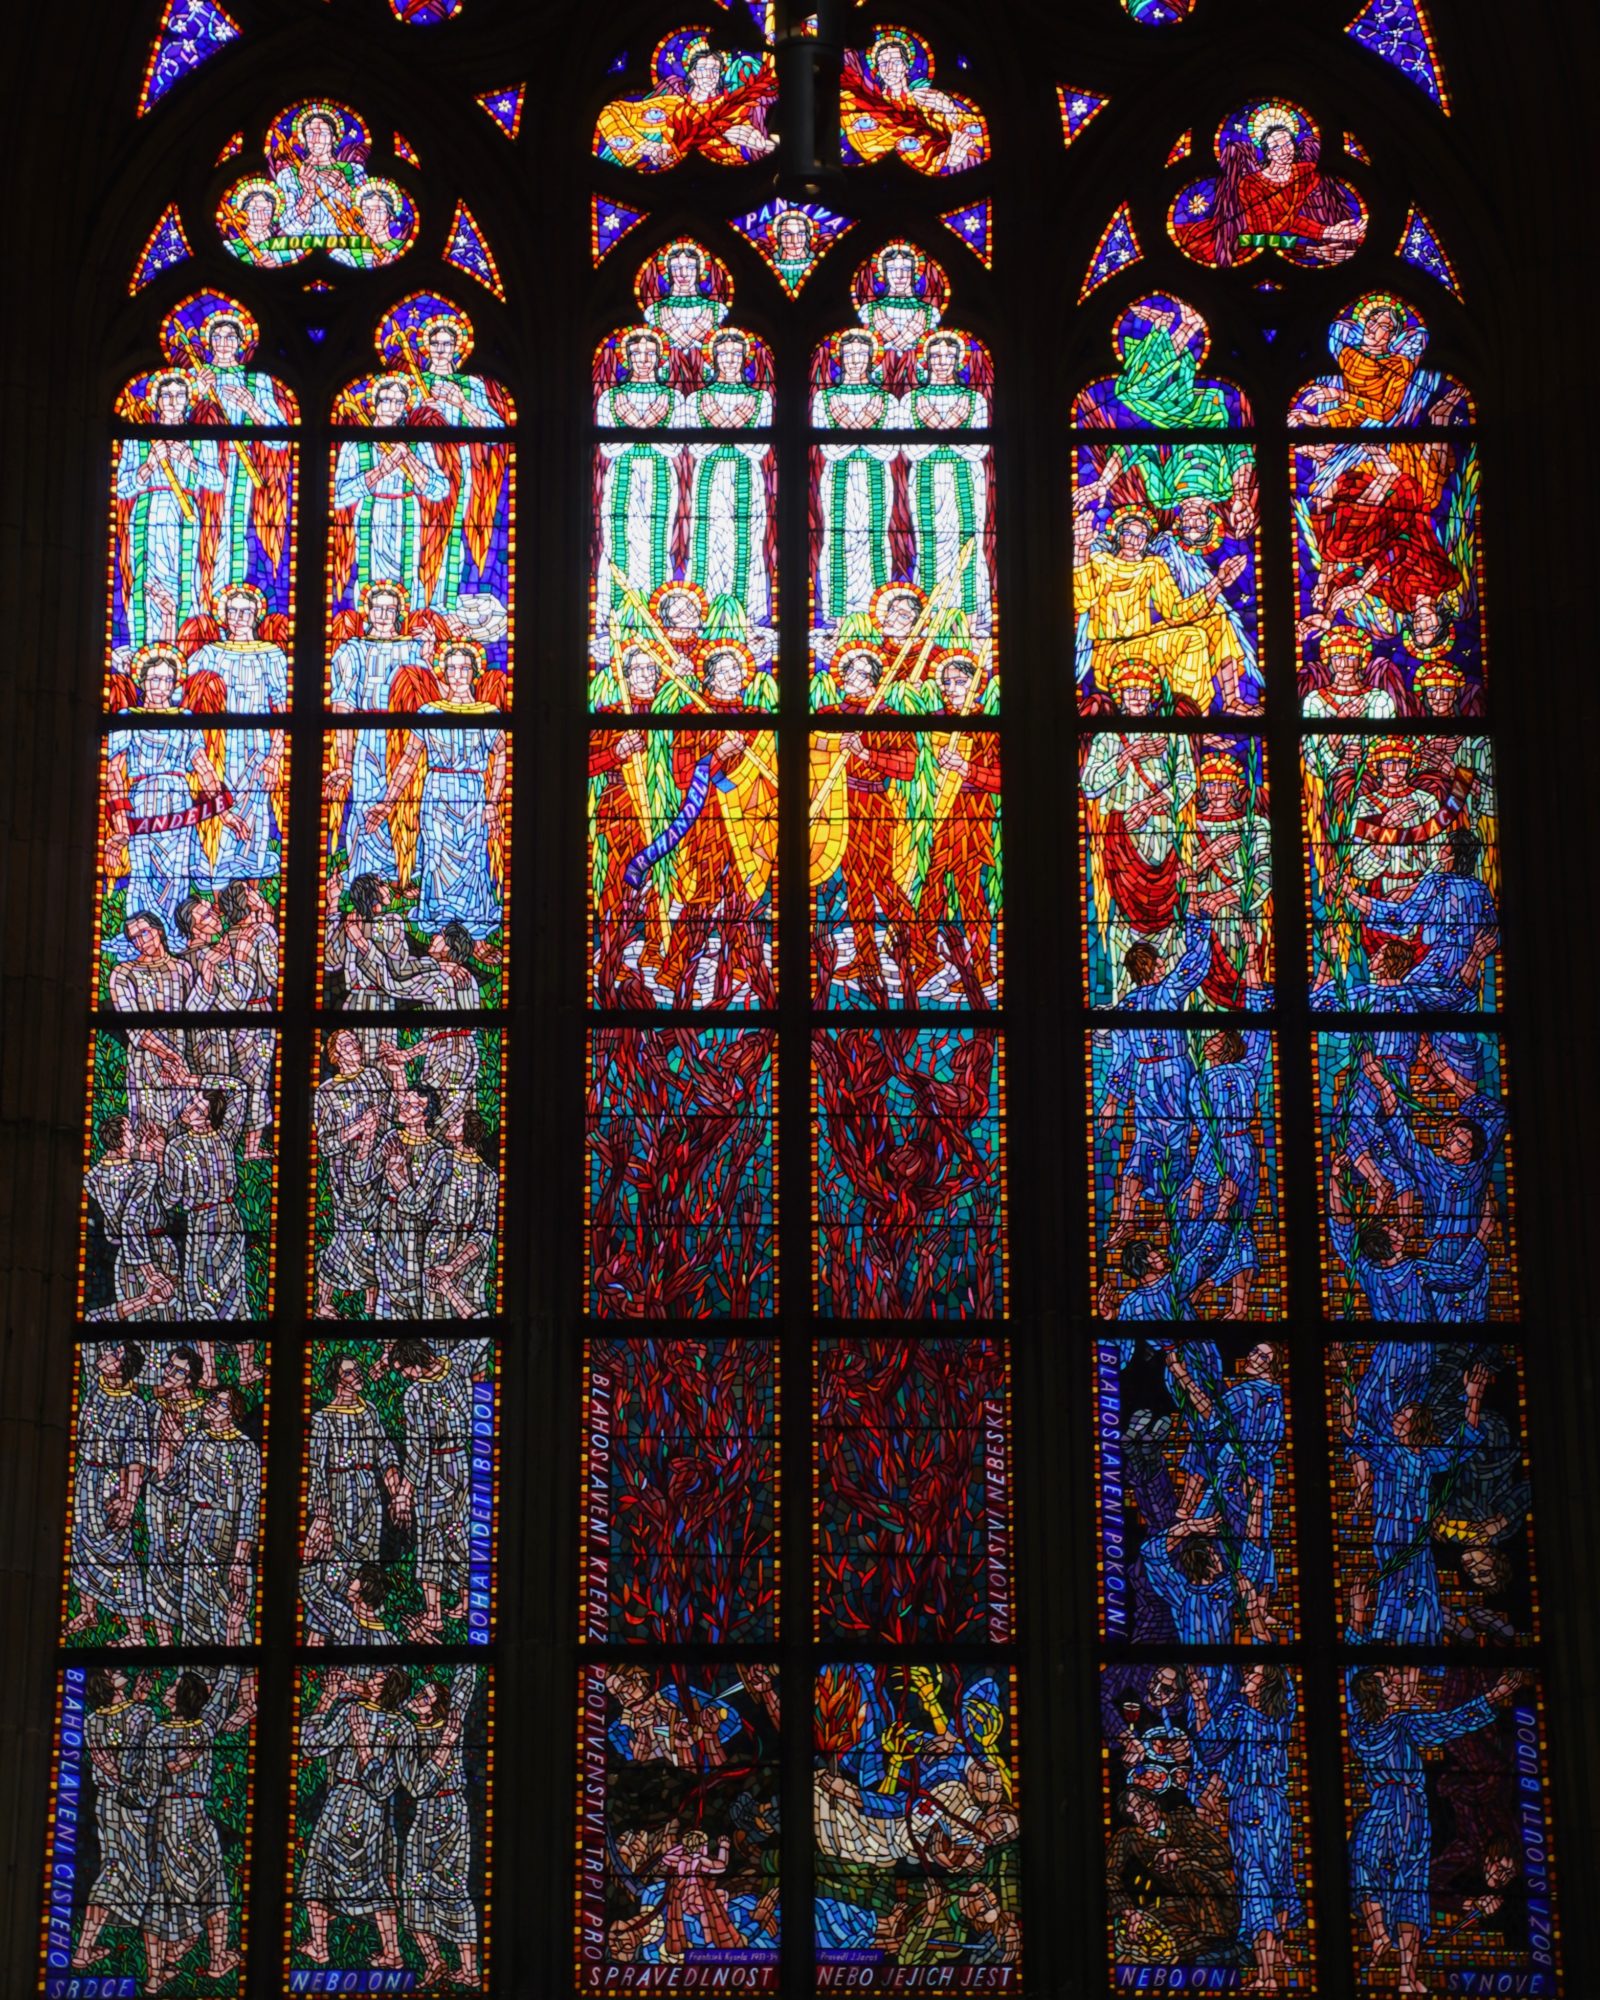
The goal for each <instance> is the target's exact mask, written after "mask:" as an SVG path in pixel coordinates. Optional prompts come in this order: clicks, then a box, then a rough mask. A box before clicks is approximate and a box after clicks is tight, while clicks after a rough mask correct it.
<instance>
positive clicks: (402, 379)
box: [370, 368, 413, 411]
mask: <svg viewBox="0 0 1600 2000" xmlns="http://www.w3.org/2000/svg"><path fill="white" fill-rule="evenodd" d="M391 383H392V384H393V385H394V386H395V387H396V388H397V389H398V390H399V391H400V393H401V394H402V395H403V396H404V397H405V400H406V409H407V410H408V411H409V410H410V408H411V398H412V393H413V390H412V381H411V377H410V376H409V375H406V374H402V373H401V371H400V370H399V369H398V368H390V369H388V370H387V371H386V372H385V373H384V374H382V375H374V376H372V377H371V385H372V386H371V392H370V393H371V396H372V407H373V409H374V410H376V409H377V407H378V394H379V391H380V390H383V389H387V388H388V387H389V385H390V384H391Z"/></svg>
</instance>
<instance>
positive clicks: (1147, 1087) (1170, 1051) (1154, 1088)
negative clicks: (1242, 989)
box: [1102, 916, 1211, 1198]
mask: <svg viewBox="0 0 1600 2000" xmlns="http://www.w3.org/2000/svg"><path fill="white" fill-rule="evenodd" d="M1210 969H1211V919H1210V918H1209V917H1207V916H1192V917H1189V918H1187V919H1185V922H1184V926H1183V956H1182V957H1181V958H1180V959H1179V960H1178V962H1177V964H1176V965H1175V966H1174V967H1173V968H1172V970H1171V971H1170V972H1169V973H1167V974H1166V975H1165V977H1163V978H1161V979H1153V980H1151V981H1149V983H1148V984H1146V985H1143V986H1136V987H1134V988H1133V990H1132V991H1131V992H1130V993H1128V994H1127V995H1126V996H1125V998H1124V999H1123V1002H1122V1006H1123V1009H1124V1010H1125V1011H1129V1012H1139V1013H1164V1012H1177V1011H1178V1010H1180V1009H1181V1008H1182V1007H1183V1006H1184V1005H1185V1004H1186V1002H1187V1001H1188V998H1189V996H1190V994H1191V993H1194V992H1197V991H1198V990H1199V988H1200V986H1201V984H1202V982H1203V981H1204V979H1205V976H1206V974H1207V972H1209V971H1210ZM1108 1033H1109V1047H1110V1051H1111V1066H1110V1070H1109V1073H1108V1075H1107V1077H1106V1093H1105V1097H1104V1100H1103V1102H1102V1116H1104V1115H1105V1112H1106V1111H1107V1110H1108V1109H1110V1108H1112V1107H1115V1106H1118V1105H1123V1104H1131V1105H1132V1107H1133V1153H1132V1157H1131V1158H1130V1160H1129V1163H1128V1166H1127V1169H1126V1172H1127V1176H1128V1177H1129V1178H1130V1179H1131V1180H1133V1181H1135V1182H1137V1184H1138V1188H1139V1190H1143V1191H1146V1192H1149V1193H1152V1194H1154V1195H1156V1196H1157V1197H1158V1198H1159V1197H1161V1196H1163V1195H1165V1196H1168V1197H1175V1196H1176V1194H1177V1191H1178V1189H1179V1187H1180V1186H1181V1185H1182V1183H1183V1181H1184V1178H1185V1176H1186V1174H1187V1172H1188V1166H1189V1084H1190V1080H1191V1078H1192V1077H1193V1075H1194V1064H1193V1062H1192V1061H1191V1060H1190V1057H1189V1039H1188V1036H1187V1035H1186V1034H1185V1032H1184V1031H1183V1029H1182V1028H1112V1029H1110V1030H1109V1031H1108ZM1113 1129H1115V1128H1113Z"/></svg>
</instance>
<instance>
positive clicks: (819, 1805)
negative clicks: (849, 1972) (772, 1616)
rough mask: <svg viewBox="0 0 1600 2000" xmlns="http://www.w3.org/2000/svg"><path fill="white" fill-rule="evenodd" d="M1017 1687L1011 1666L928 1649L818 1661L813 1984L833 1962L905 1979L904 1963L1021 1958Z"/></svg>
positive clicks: (919, 1967)
mask: <svg viewBox="0 0 1600 2000" xmlns="http://www.w3.org/2000/svg"><path fill="white" fill-rule="evenodd" d="M1014 1683H1015V1676H1014V1673H1013V1672H1012V1670H1011V1669H1009V1668H1005V1667H1002V1668H1000V1669H999V1670H998V1672H996V1671H994V1670H992V1669H990V1668H988V1667H972V1666H958V1665H955V1664H954V1663H951V1662H948V1661H929V1660H927V1659H926V1658H915V1659H913V1660H910V1661H908V1662H906V1663H903V1664H900V1663H897V1664H895V1665H892V1666H871V1665H867V1664H865V1663H863V1662H856V1661H849V1660H844V1661H838V1662H835V1663H832V1664H830V1665H827V1666H823V1667H821V1668H819V1669H818V1671H817V1677H816V1687H815V1690H814V1695H813V1736H812V1741H813V1746H814V1752H813V1756H814V1762H813V1830H814V1841H815V1852H814V1859H813V1869H814V1880H815V1885H816V1887H815V1901H814V1909H813V1915H814V1921H815V1926H816V1941H817V1944H816V1953H817V1973H818V1985H819V1987H821V1986H824V1985H828V1984H832V1983H833V1982H832V1980H830V1979H829V1977H828V1975H829V1973H830V1972H831V1971H832V1969H833V1968H835V1967H844V1966H858V1965H871V1966H874V1967H875V1968H876V1967H881V1968H882V1969H883V1971H884V1972H885V1974H886V1976H887V1977H886V1983H892V1985H894V1986H901V1985H910V1984H912V1983H913V1982H912V1981H911V1980H908V1979H906V1978H905V1976H904V1975H905V1973H906V1972H908V1971H910V1970H911V1969H913V1968H915V1969H916V1971H918V1972H924V1971H927V1970H931V1969H932V1968H934V1967H941V1966H947V1965H950V1964H951V1963H952V1962H954V1963H956V1964H958V1965H959V1964H961V1963H962V1961H963V1960H964V1959H965V1960H968V1962H969V1963H970V1958H969V1954H973V1953H975V1954H977V1955H978V1963H980V1964H981V1963H983V1962H984V1961H985V1960H988V1961H990V1962H992V1963H993V1964H995V1965H997V1966H1016V1965H1017V1964H1018V1963H1019V1960H1020V1956H1021V1943H1022V1919H1021V1916H1020V1914H1019V1905H1020V1900H1021V1898H1020V1894H1019V1891H1020V1886H1021V1885H1020V1872H1021V1871H1020V1862H1019V1843H1020V1839H1021V1834H1022V1812H1021V1797H1020V1792H1019V1787H1018V1772H1017V1759H1016V1689H1015V1684H1014ZM902 1883H904V1884H906V1885H907V1886H906V1888H905V1889H904V1890H902V1889H901V1887H900V1885H901V1884H902ZM957 1952H959V1953H960V1954H961V1956H960V1957H957V1956H956V1953H957ZM835 1977H837V1975H835ZM915 1983H917V1984H924V1983H928V1982H927V1981H925V1980H917V1981H916V1982H915ZM1006 1983H1007V1985H1008V1986H1009V1984H1010V1980H1009V1979H1008V1980H1007V1982H1006ZM968 1990H972V1989H970V1988H969V1989H968Z"/></svg>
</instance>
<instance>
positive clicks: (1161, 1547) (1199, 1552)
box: [1140, 1521, 1238, 1646]
mask: <svg viewBox="0 0 1600 2000" xmlns="http://www.w3.org/2000/svg"><path fill="white" fill-rule="evenodd" d="M1140 1561H1141V1562H1142V1563H1143V1565H1144V1577H1145V1582H1146V1583H1147V1584H1148V1585H1149V1586H1150V1588H1151V1589H1152V1590H1153V1591H1154V1592H1155V1594H1156V1595H1157V1597H1159V1598H1160V1599H1161V1601H1162V1603H1163V1604H1165V1605H1166V1607H1167V1610H1168V1612H1169V1613H1170V1614H1171V1618H1172V1625H1173V1630H1174V1632H1175V1633H1176V1635H1177V1638H1178V1642H1179V1644H1180V1645H1184V1646H1230V1645H1232V1644H1233V1636H1234V1632H1233V1627H1234V1603H1235V1600H1236V1597H1237V1595H1238V1592H1237V1586H1236V1584H1235V1581H1234V1572H1233V1570H1232V1569H1231V1568H1230V1566H1229V1565H1228V1563H1226V1562H1225V1561H1224V1560H1223V1556H1222V1552H1221V1550H1220V1549H1219V1548H1218V1546H1217V1541H1216V1537H1215V1534H1214V1533H1208V1532H1205V1531H1204V1530H1203V1529H1201V1528H1200V1527H1197V1526H1196V1525H1194V1524H1193V1523H1192V1522H1189V1521H1174V1522H1173V1524H1172V1526H1171V1527H1170V1528H1167V1529H1166V1530H1164V1531H1163V1532H1162V1533H1160V1534H1155V1535H1152V1536H1151V1537H1150V1538H1149V1540H1148V1541H1147V1542H1146V1543H1145V1545H1144V1548H1143V1550H1142V1551H1141V1554H1140Z"/></svg>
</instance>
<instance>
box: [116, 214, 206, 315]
mask: <svg viewBox="0 0 1600 2000" xmlns="http://www.w3.org/2000/svg"><path fill="white" fill-rule="evenodd" d="M193 254H194V253H193V252H192V251H191V250H190V248H189V239H188V237H187V236H185V235H184V233H183V218H182V217H181V216H180V215H179V214H178V204H177V203H176V202H175V201H174V202H169V203H168V204H167V206H166V207H165V208H164V209H163V210H162V212H161V220H160V221H159V222H158V223H157V224H156V226H155V228H154V229H152V230H151V232H150V235H149V237H148V239H147V240H146V242H145V246H144V248H143V249H142V250H141V251H140V252H139V256H138V261H137V262H136V263H135V264H134V267H133V276H132V277H131V278H130V279H129V280H128V294H129V296H130V297H131V296H132V295H133V294H134V293H135V292H142V291H143V290H144V288H145V286H146V285H148V284H149V283H150V281H151V279H152V278H159V277H160V276H161V273H162V272H163V271H170V270H171V269H172V267H173V265H174V264H183V263H186V262H187V261H188V259H189V258H190V257H191V256H192V255H193Z"/></svg>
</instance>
